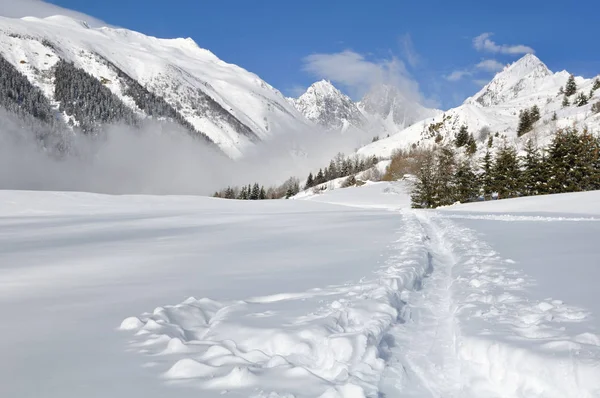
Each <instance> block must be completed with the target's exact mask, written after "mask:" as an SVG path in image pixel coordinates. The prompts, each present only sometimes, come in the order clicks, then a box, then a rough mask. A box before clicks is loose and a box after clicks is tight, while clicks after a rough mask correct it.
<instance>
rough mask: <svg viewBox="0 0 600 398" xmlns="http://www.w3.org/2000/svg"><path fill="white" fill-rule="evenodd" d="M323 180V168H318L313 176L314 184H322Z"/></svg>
mask: <svg viewBox="0 0 600 398" xmlns="http://www.w3.org/2000/svg"><path fill="white" fill-rule="evenodd" d="M324 182H325V175H324V174H323V169H319V172H318V173H317V177H316V178H315V185H319V184H323V183H324Z"/></svg>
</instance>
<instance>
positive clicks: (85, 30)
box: [0, 16, 313, 158]
mask: <svg viewBox="0 0 600 398" xmlns="http://www.w3.org/2000/svg"><path fill="white" fill-rule="evenodd" d="M0 26H1V28H0V59H3V60H4V61H5V62H4V63H2V64H1V66H3V70H2V73H0V75H3V76H7V75H9V74H10V75H11V76H12V77H11V82H6V83H2V84H4V86H5V87H8V86H9V85H11V84H12V85H13V86H14V82H15V81H16V80H15V79H16V78H15V77H14V76H15V73H18V74H21V75H22V76H25V77H26V78H27V80H26V81H24V82H20V83H18V85H17V87H19V90H21V88H22V87H25V86H27V85H30V86H31V87H27V88H24V90H26V91H27V92H31V93H35V95H36V96H39V95H40V94H41V95H42V96H43V97H44V98H45V100H46V102H47V103H48V105H49V106H50V108H51V109H52V111H53V112H54V113H55V114H56V118H58V119H60V120H62V121H63V122H64V123H68V124H70V125H73V126H78V127H82V128H83V130H84V131H85V130H87V129H90V128H93V125H94V124H96V123H97V122H107V123H108V122H114V121H116V120H113V119H114V118H115V116H114V112H113V110H114V109H117V110H118V115H119V116H123V115H124V118H125V119H126V120H133V119H136V120H137V119H144V118H148V117H153V118H155V119H159V120H161V119H170V120H173V121H175V122H177V123H178V124H180V125H181V126H182V127H183V128H184V129H186V130H188V131H189V132H190V133H191V134H192V135H195V136H198V137H201V138H203V139H205V140H206V141H208V142H211V143H213V144H214V145H216V146H218V147H219V148H220V149H221V150H222V151H223V152H225V153H226V154H227V155H228V156H230V157H232V158H238V157H240V156H242V155H243V154H244V152H245V151H246V150H247V149H248V148H249V147H252V146H253V145H254V144H256V143H258V142H260V141H262V140H265V139H269V138H271V137H273V136H275V135H278V134H282V133H284V132H289V131H300V130H302V129H305V128H306V127H310V126H312V125H313V124H312V123H311V122H310V121H308V120H307V119H306V118H304V117H303V115H302V114H300V113H299V112H298V111H297V110H296V109H295V107H294V106H293V105H292V104H290V103H289V102H288V101H287V100H286V99H285V97H284V96H283V95H282V94H281V93H280V92H279V91H278V90H276V89H275V88H273V87H272V86H270V85H269V84H267V83H266V82H265V81H263V80H261V79H260V78H259V77H258V76H256V75H255V74H253V73H250V72H248V71H246V70H244V69H242V68H240V67H238V66H236V65H232V64H228V63H226V62H224V61H222V60H220V59H219V58H217V57H216V56H215V55H214V54H212V53H211V52H210V51H208V50H205V49H202V48H200V47H198V45H197V44H196V43H195V42H194V41H193V40H192V39H169V40H167V39H158V38H155V37H150V36H146V35H143V34H141V33H137V32H134V31H130V30H127V29H116V28H108V27H103V28H90V27H89V26H88V25H87V24H86V23H85V22H82V21H77V20H75V19H72V18H69V17H65V16H53V17H48V18H44V19H39V18H32V17H27V18H23V19H11V18H4V17H0ZM85 98H88V99H96V100H95V101H84V100H85ZM19 101H20V100H18V101H16V102H17V103H19ZM14 102H15V101H13V106H14ZM82 102H85V103H86V106H87V109H82V107H81V106H80V104H81V103H82ZM44 112H46V110H44ZM130 114H131V115H130Z"/></svg>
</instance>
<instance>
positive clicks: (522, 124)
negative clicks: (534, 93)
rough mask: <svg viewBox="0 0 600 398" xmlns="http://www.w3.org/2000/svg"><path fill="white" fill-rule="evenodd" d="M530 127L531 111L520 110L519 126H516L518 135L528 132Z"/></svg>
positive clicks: (531, 123)
mask: <svg viewBox="0 0 600 398" xmlns="http://www.w3.org/2000/svg"><path fill="white" fill-rule="evenodd" d="M532 127H533V122H532V118H531V113H530V112H529V110H528V109H525V110H522V111H521V112H520V113H519V127H517V135H518V136H519V137H520V136H522V135H523V134H525V133H528V132H530V131H531V129H532Z"/></svg>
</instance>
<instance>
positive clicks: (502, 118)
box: [359, 54, 600, 157]
mask: <svg viewBox="0 0 600 398" xmlns="http://www.w3.org/2000/svg"><path fill="white" fill-rule="evenodd" d="M569 76H570V74H569V73H568V72H566V71H561V72H557V73H553V72H552V71H550V70H549V69H548V67H547V66H546V65H545V64H544V63H543V62H542V61H540V60H539V59H538V58H537V57H536V56H535V55H532V54H528V55H525V56H524V57H523V58H521V59H519V60H518V61H516V62H514V63H513V64H511V65H508V66H506V67H505V68H504V70H503V71H501V72H499V73H498V74H497V75H496V76H495V77H494V78H493V79H492V81H490V82H489V83H488V84H487V85H486V86H485V87H483V88H482V89H481V90H480V91H479V92H478V93H476V94H475V95H474V96H472V97H470V98H467V99H466V100H465V101H464V103H463V104H462V105H460V106H458V107H456V108H453V109H450V110H448V111H446V112H444V113H440V114H439V115H436V116H434V117H430V118H427V119H424V120H422V121H420V122H417V123H415V124H413V125H412V126H409V127H408V128H406V129H404V130H402V131H400V132H398V133H397V134H395V135H393V136H391V137H389V138H387V139H383V140H380V141H378V142H375V143H372V144H369V145H367V146H365V147H363V148H361V149H360V150H359V153H361V154H364V155H369V156H370V155H378V156H383V157H387V156H390V155H391V153H392V152H393V151H394V150H395V149H399V148H407V147H409V146H410V145H413V144H418V145H429V144H431V143H432V142H434V141H437V142H438V143H449V142H451V141H452V140H453V139H454V136H455V134H456V133H457V132H458V130H459V129H460V128H461V127H462V126H467V128H468V130H469V132H470V133H472V134H473V135H474V138H475V139H476V140H477V141H478V142H479V143H480V144H479V145H478V147H479V149H480V150H482V149H483V147H484V146H485V145H482V143H483V142H484V141H486V140H487V139H488V137H489V136H490V135H494V136H495V137H498V138H496V139H495V140H494V145H497V144H499V143H501V142H502V141H503V140H504V139H506V140H508V141H509V142H512V143H514V144H516V145H517V147H519V146H521V145H522V144H523V143H524V142H525V141H526V140H527V139H528V138H530V137H534V138H535V139H536V140H537V141H538V144H539V145H542V146H543V145H545V144H546V143H547V142H548V141H549V139H550V137H552V135H553V134H554V132H555V131H556V130H557V129H559V128H565V127H570V126H576V127H580V128H584V127H587V128H589V129H591V130H592V131H598V130H600V114H598V113H594V112H593V111H592V106H593V104H594V103H596V102H598V101H600V90H593V87H594V84H595V78H592V79H585V78H583V77H575V82H576V85H577V93H576V94H573V95H571V96H570V97H568V98H567V100H568V102H569V105H567V106H563V100H564V96H563V94H561V90H560V89H561V87H564V86H565V84H566V82H567V80H568V79H569ZM581 94H583V95H585V96H586V104H581V106H578V105H579V104H576V103H575V102H576V98H577V97H578V96H579V95H581ZM534 105H535V106H537V107H538V108H539V110H540V116H541V117H540V120H539V121H537V122H536V123H535V124H534V125H533V130H532V131H531V132H528V133H526V134H524V135H522V136H521V137H519V136H518V134H517V127H518V124H519V113H520V112H521V111H522V110H528V109H531V108H532V107H533V106H534ZM496 133H498V134H497V136H496Z"/></svg>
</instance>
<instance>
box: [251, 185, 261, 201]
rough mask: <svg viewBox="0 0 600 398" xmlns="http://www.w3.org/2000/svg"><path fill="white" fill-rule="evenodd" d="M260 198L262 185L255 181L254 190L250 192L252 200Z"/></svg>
mask: <svg viewBox="0 0 600 398" xmlns="http://www.w3.org/2000/svg"><path fill="white" fill-rule="evenodd" d="M258 199H260V185H258V183H254V185H253V186H252V191H251V192H250V200H258Z"/></svg>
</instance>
